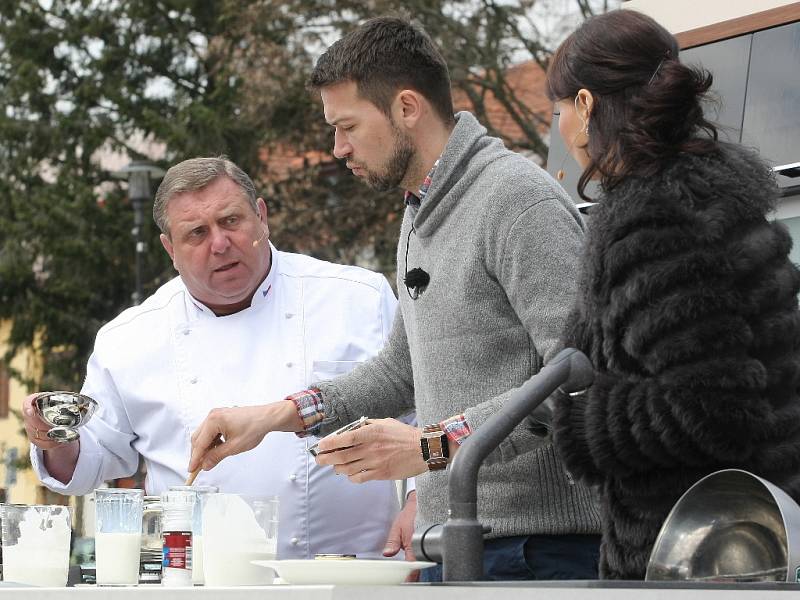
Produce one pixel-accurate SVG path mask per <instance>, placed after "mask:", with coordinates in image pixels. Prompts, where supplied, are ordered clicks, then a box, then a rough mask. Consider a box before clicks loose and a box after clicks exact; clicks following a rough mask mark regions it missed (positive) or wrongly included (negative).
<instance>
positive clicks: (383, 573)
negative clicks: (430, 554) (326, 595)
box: [253, 559, 436, 585]
mask: <svg viewBox="0 0 800 600" xmlns="http://www.w3.org/2000/svg"><path fill="white" fill-rule="evenodd" d="M253 564H254V565H258V566H260V567H267V568H269V569H274V570H275V571H276V572H277V573H278V576H279V577H280V578H281V579H282V580H283V582H285V583H288V584H290V585H396V584H399V583H403V581H405V578H406V577H407V576H408V574H409V573H411V571H413V570H415V569H427V568H428V567H433V566H435V565H436V563H432V562H421V561H416V562H406V561H404V560H381V559H375V560H358V559H356V560H254V561H253Z"/></svg>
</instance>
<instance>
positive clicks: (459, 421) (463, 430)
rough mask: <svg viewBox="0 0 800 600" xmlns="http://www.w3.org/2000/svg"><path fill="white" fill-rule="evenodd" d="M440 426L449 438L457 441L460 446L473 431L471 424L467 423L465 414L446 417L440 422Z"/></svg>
mask: <svg viewBox="0 0 800 600" xmlns="http://www.w3.org/2000/svg"><path fill="white" fill-rule="evenodd" d="M439 427H441V428H442V431H444V432H445V433H446V434H447V439H449V440H451V441H453V442H455V443H456V444H458V445H459V446H460V445H461V444H462V443H463V442H464V440H466V439H467V438H468V437H469V436H470V434H471V433H472V430H471V429H470V428H469V425H467V419H466V417H464V415H456V416H455V417H450V418H449V419H445V420H444V421H442V422H441V423H439Z"/></svg>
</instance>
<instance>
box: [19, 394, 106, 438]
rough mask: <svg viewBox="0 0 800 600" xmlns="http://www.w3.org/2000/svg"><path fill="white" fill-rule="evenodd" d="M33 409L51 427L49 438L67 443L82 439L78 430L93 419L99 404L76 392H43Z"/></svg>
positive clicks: (34, 402) (36, 399)
mask: <svg viewBox="0 0 800 600" xmlns="http://www.w3.org/2000/svg"><path fill="white" fill-rule="evenodd" d="M33 408H34V410H35V411H36V414H37V415H39V417H40V418H41V419H42V421H44V422H45V423H47V424H48V425H50V427H51V429H50V430H49V431H48V432H47V437H49V438H50V439H51V440H55V441H57V442H63V443H67V442H72V441H75V440H77V439H78V438H79V437H80V435H79V434H78V432H77V431H76V430H77V428H78V427H80V426H81V425H84V424H86V422H87V421H88V420H89V419H90V418H91V417H92V415H93V414H94V411H95V409H96V408H97V402H96V401H95V400H93V399H92V398H90V397H89V396H84V395H83V394H78V393H76V392H42V393H41V394H39V395H38V396H36V398H34V400H33Z"/></svg>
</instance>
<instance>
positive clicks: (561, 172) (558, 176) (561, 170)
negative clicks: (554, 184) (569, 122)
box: [556, 131, 581, 181]
mask: <svg viewBox="0 0 800 600" xmlns="http://www.w3.org/2000/svg"><path fill="white" fill-rule="evenodd" d="M580 134H581V132H580V131H579V132H578V133H576V134H575V137H573V138H572V142H571V143H570V145H569V148H567V153H566V154H564V158H562V159H561V164H560V165H558V171H556V179H558V180H559V181H562V180H563V179H564V176H565V175H566V173H564V163H565V162H566V160H567V157H568V156H569V153H570V152H572V147H573V146H574V145H575V142H577V141H578V136H579V135H580Z"/></svg>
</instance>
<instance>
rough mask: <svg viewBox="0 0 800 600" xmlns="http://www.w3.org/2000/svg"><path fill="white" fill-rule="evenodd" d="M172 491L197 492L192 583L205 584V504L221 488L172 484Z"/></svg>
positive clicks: (194, 513) (194, 514)
mask: <svg viewBox="0 0 800 600" xmlns="http://www.w3.org/2000/svg"><path fill="white" fill-rule="evenodd" d="M169 489H170V491H173V490H174V491H190V492H194V493H195V494H197V498H196V499H195V502H194V512H193V513H192V584H194V585H205V568H204V566H203V505H204V504H205V502H206V500H207V499H208V497H209V496H211V495H212V494H216V493H217V492H218V491H219V488H218V487H217V486H215V485H188V486H187V485H171V486H169Z"/></svg>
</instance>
